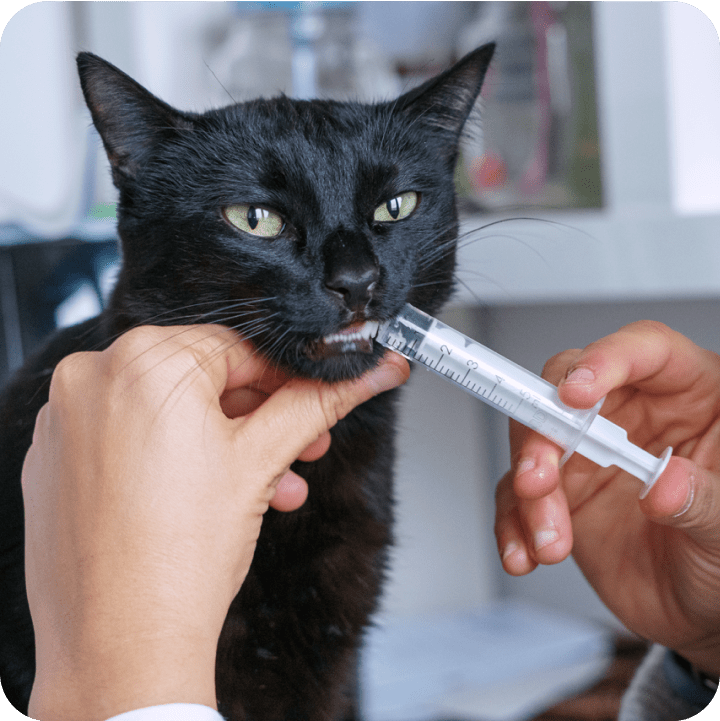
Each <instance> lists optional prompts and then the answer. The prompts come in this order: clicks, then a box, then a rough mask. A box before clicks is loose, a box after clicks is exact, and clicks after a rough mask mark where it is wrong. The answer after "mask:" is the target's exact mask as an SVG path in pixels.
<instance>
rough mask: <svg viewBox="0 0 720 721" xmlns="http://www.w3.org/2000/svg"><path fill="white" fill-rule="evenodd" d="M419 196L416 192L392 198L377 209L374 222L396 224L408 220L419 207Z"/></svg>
mask: <svg viewBox="0 0 720 721" xmlns="http://www.w3.org/2000/svg"><path fill="white" fill-rule="evenodd" d="M417 202H418V195H417V193H415V192H414V191H412V190H411V191H410V192H408V193H403V194H402V195H398V196H397V197H395V198H391V199H390V200H388V201H387V202H386V203H383V204H382V205H380V206H378V207H377V208H376V209H375V215H374V217H373V220H375V221H376V222H378V223H394V222H395V221H396V220H402V219H403V218H407V217H408V215H410V214H411V213H412V212H413V210H415V208H416V207H417Z"/></svg>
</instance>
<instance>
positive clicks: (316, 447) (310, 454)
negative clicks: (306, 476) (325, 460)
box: [298, 431, 330, 461]
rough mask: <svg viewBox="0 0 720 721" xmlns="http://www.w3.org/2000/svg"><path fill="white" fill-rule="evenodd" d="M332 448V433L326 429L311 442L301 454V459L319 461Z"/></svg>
mask: <svg viewBox="0 0 720 721" xmlns="http://www.w3.org/2000/svg"><path fill="white" fill-rule="evenodd" d="M329 448H330V433H329V431H326V432H325V433H323V434H322V435H321V436H320V438H318V439H317V440H316V441H315V442H314V443H311V444H310V445H309V446H308V447H307V448H306V449H305V450H304V451H303V452H302V453H301V454H300V455H299V456H298V458H299V460H301V461H317V459H318V458H322V457H323V456H324V455H325V454H326V453H327V452H328V449H329Z"/></svg>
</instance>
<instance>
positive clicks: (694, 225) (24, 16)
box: [0, 2, 720, 721]
mask: <svg viewBox="0 0 720 721" xmlns="http://www.w3.org/2000/svg"><path fill="white" fill-rule="evenodd" d="M488 40H495V41H496V42H497V43H498V53H497V56H496V58H495V60H494V61H493V66H492V68H491V71H490V74H489V75H488V78H487V81H486V86H485V88H484V90H483V96H482V98H481V101H480V102H479V104H478V113H477V115H478V117H479V119H473V121H472V122H471V123H470V127H469V132H468V133H467V138H466V139H465V141H464V144H463V150H462V157H461V160H460V162H459V165H458V172H457V188H458V194H459V198H460V205H461V209H462V218H463V220H462V223H463V240H462V242H461V261H460V268H459V272H458V277H459V280H460V289H459V292H458V294H457V296H456V298H455V300H454V302H453V303H452V305H451V307H450V308H449V309H448V310H447V312H446V313H445V315H444V317H443V319H444V320H445V321H446V322H448V323H450V324H452V325H454V326H455V327H457V328H459V329H461V330H462V331H464V332H465V333H468V334H469V335H472V336H473V337H475V338H477V339H478V340H480V341H481V342H483V343H485V344H487V345H489V346H490V347H492V348H494V349H495V350H497V351H498V352H500V353H502V354H504V355H506V356H507V357H509V358H512V359H513V360H514V361H516V362H518V363H520V364H521V365H523V366H525V367H527V368H529V369H531V370H533V371H535V372H539V371H540V370H541V368H542V365H543V363H544V361H545V360H546V359H547V358H549V357H550V356H552V355H554V354H555V353H556V352H558V351H559V350H562V349H564V348H569V347H581V346H583V345H585V344H587V343H588V342H590V341H592V340H595V339H596V338H598V337H600V336H602V335H605V334H607V333H610V332H613V331H614V330H616V329H617V328H618V327H620V326H621V325H623V324H625V323H628V322H631V321H634V320H638V319H641V318H653V319H657V320H661V321H663V322H665V323H668V324H669V325H671V326H672V327H674V328H676V329H677V330H679V331H681V332H683V333H685V334H686V335H688V336H690V337H691V338H692V339H693V340H695V341H696V342H697V343H699V344H700V345H703V346H705V347H707V348H711V349H713V350H716V351H720V242H718V238H720V173H718V168H720V137H718V133H717V128H718V127H720V92H718V90H719V89H720V46H719V44H718V35H717V32H716V30H715V28H714V27H713V25H712V23H711V22H710V20H709V19H708V18H707V17H706V16H705V15H704V14H703V13H702V12H701V11H700V10H698V9H697V8H695V7H693V6H691V5H688V4H684V3H675V2H666V3H646V2H603V3H600V2H597V3H593V2H419V3H416V2H347V3H333V2H299V3H281V2H275V3H259V2H258V3H255V2H208V3H204V2H133V3H125V2H43V3H37V4H34V5H30V6H27V7H24V8H22V9H20V10H19V11H18V12H17V13H16V14H15V15H14V16H13V17H12V18H11V19H10V20H9V22H8V24H7V26H6V27H5V30H4V32H3V34H2V39H1V41H0V98H2V103H3V112H2V113H1V114H0V158H1V161H0V382H4V380H6V378H7V377H8V375H9V374H10V373H11V372H12V371H13V370H14V369H15V368H17V367H18V366H19V365H20V364H21V363H22V361H23V358H24V357H26V356H27V354H28V353H31V352H32V351H33V350H34V349H35V348H37V346H38V344H39V343H41V342H42V340H43V338H44V337H46V336H47V334H48V333H50V332H52V330H53V329H55V328H56V327H61V326H64V325H69V324H72V323H75V322H78V321H80V320H83V319H85V318H87V317H89V316H91V315H94V314H96V313H97V312H99V310H100V309H101V308H102V305H103V302H104V300H105V298H106V297H107V294H108V292H109V290H110V289H111V288H112V283H113V278H114V275H115V273H116V272H117V267H118V262H119V261H118V254H117V250H116V237H115V230H114V222H115V200H116V197H115V192H114V189H113V187H112V185H111V183H110V175H109V171H108V167H107V161H106V159H105V157H104V153H103V152H102V147H101V145H100V143H99V140H98V138H97V135H96V133H95V131H94V129H93V128H92V126H91V124H90V118H89V114H88V112H87V111H86V109H85V107H84V104H83V102H82V98H81V94H80V90H79V86H78V83H77V80H76V73H75V67H74V56H75V54H76V53H77V52H78V51H79V50H91V51H93V52H95V53H97V54H99V55H101V56H103V57H104V58H106V59H108V60H109V61H111V62H113V63H114V64H116V65H118V66H119V67H120V68H121V69H123V70H125V71H126V72H127V73H129V74H130V75H132V76H133V77H135V78H136V79H137V80H138V81H139V82H140V83H142V84H143V85H145V86H146V87H147V88H148V89H150V90H151V91H152V92H153V93H155V94H156V95H158V96H160V97H161V98H163V99H164V100H166V101H168V102H169V103H171V104H173V105H175V106H177V107H179V108H181V109H184V110H195V111H201V110H204V109H207V108H209V107H214V106H218V105H223V104H226V103H227V102H230V97H232V98H233V99H235V100H242V99H244V98H249V97H254V96H257V95H272V94H276V93H279V92H285V93H287V94H288V95H291V96H294V97H312V96H319V97H329V98H336V99H343V98H360V99H363V100H383V99H387V98H391V97H393V96H394V95H396V94H398V93H400V92H402V91H403V90H405V89H407V88H409V87H411V86H412V85H414V84H417V83H420V82H422V81H423V80H424V79H426V78H427V77H429V76H430V75H432V74H435V73H436V72H438V71H440V70H442V69H444V68H446V67H447V66H448V65H450V64H451V63H452V62H453V61H454V60H456V59H458V58H459V57H460V56H461V55H463V54H464V53H465V52H468V51H469V50H471V49H473V48H474V47H476V46H478V45H480V44H482V43H483V42H486V41H488ZM499 220H502V221H504V222H502V223H500V224H497V223H495V221H499ZM547 221H550V222H547ZM402 412H403V415H402V419H401V439H400V441H401V452H400V463H399V468H398V490H397V495H398V533H397V536H398V545H397V548H396V550H395V553H394V560H393V567H392V573H391V580H390V584H389V587H388V591H387V594H386V596H385V600H384V604H383V608H382V611H381V613H380V614H379V617H378V627H377V629H375V630H373V632H372V633H371V634H370V636H369V640H368V650H367V653H366V657H365V662H364V665H363V672H362V673H363V675H362V678H363V689H364V698H365V708H366V714H367V717H368V719H369V720H370V721H421V720H424V719H437V720H445V721H448V720H450V719H461V718H462V719H476V720H478V721H481V720H486V721H492V720H497V721H502V720H506V721H513V720H515V721H520V720H521V719H531V718H538V719H539V718H542V719H547V720H548V721H549V720H550V719H560V718H568V719H569V718H573V719H585V718H587V719H590V718H593V719H600V718H608V719H609V718H614V715H613V714H614V713H615V712H616V705H617V696H618V694H619V691H618V690H617V688H616V687H619V686H621V685H622V684H623V683H624V680H623V679H624V678H625V677H623V679H621V680H620V681H617V678H618V677H617V668H618V665H617V664H618V658H619V656H618V651H617V649H618V648H620V649H621V650H622V649H623V648H625V649H627V648H630V647H632V648H634V646H633V643H635V642H636V640H634V639H632V638H631V637H629V636H627V635H626V634H625V632H624V630H623V629H622V628H621V627H620V626H619V624H618V622H617V621H615V620H614V619H613V618H612V616H611V615H610V614H609V612H607V611H606V610H605V608H604V607H603V606H602V604H601V603H600V602H599V601H598V600H597V599H596V598H595V596H594V594H593V592H592V590H591V589H590V588H589V587H588V585H587V584H586V582H585V580H584V579H583V577H582V575H581V574H580V572H579V571H578V569H577V568H576V566H575V565H574V563H573V561H572V560H568V561H566V562H564V563H562V564H559V565H557V566H553V567H547V568H540V569H538V570H537V571H535V572H534V573H533V574H531V575H530V576H529V577H527V578H522V579H514V578H510V577H507V576H505V575H503V573H502V571H501V568H500V564H499V561H498V559H497V552H496V550H495V541H494V537H493V534H492V524H493V491H494V486H495V483H496V481H497V479H498V478H499V477H500V476H501V475H502V473H503V472H504V471H505V469H506V468H507V465H508V449H507V442H506V439H505V436H506V432H507V424H506V422H505V420H504V417H503V416H500V415H499V414H496V413H495V412H494V411H491V410H489V409H487V408H485V406H483V405H482V404H479V403H477V402H476V401H474V400H473V399H471V398H469V397H467V396H466V395H465V394H463V393H461V392H459V391H456V390H455V389H453V388H450V387H448V384H444V383H443V382H442V381H440V380H438V379H435V378H434V377H431V376H430V374H426V373H421V372H417V373H415V374H414V376H413V379H412V380H411V381H410V383H409V385H408V388H407V392H406V395H405V400H404V405H403V411H402ZM598 552H599V553H600V552H602V550H601V549H598ZM620 656H622V653H620ZM620 660H621V661H622V659H620ZM613 674H615V676H613ZM621 675H622V674H621ZM626 675H627V674H626ZM613 678H615V681H617V683H616V685H615V686H612V683H613V681H612V679H613ZM598 684H599V685H598ZM603 684H604V685H603ZM608 684H610V685H608ZM588 689H590V690H588ZM598 689H599V690H598ZM593 693H594V694H595V695H594V696H593V695H592V694H593ZM603 693H604V694H605V695H604V696H603ZM578 694H580V695H578ZM598 694H599V695H598ZM598 698H603V699H604V701H603V702H602V703H601V702H600V701H598ZM563 699H565V700H563ZM603 703H604V704H605V705H603ZM558 704H559V705H558ZM563 704H564V705H563ZM572 704H575V706H573V705H572ZM578 704H579V705H578ZM593 704H594V705H593ZM598 704H600V705H599V706H598ZM598 708H600V711H597V709H598ZM563 709H564V710H563ZM568 709H570V710H568ZM593 709H595V711H593ZM613 709H614V711H613ZM603 713H604V714H606V715H602V714H603ZM563 714H565V715H563ZM593 714H594V715H593Z"/></svg>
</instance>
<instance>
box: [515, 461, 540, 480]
mask: <svg viewBox="0 0 720 721" xmlns="http://www.w3.org/2000/svg"><path fill="white" fill-rule="evenodd" d="M535 465H536V464H535V459H534V458H523V459H522V460H521V461H520V462H519V463H518V465H517V472H516V473H515V475H516V476H519V475H521V474H522V473H527V472H528V471H532V469H533V468H535Z"/></svg>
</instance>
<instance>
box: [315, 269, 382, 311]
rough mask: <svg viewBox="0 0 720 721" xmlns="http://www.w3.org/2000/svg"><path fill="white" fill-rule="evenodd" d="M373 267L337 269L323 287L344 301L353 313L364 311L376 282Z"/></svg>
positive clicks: (376, 275) (375, 270) (375, 273)
mask: <svg viewBox="0 0 720 721" xmlns="http://www.w3.org/2000/svg"><path fill="white" fill-rule="evenodd" d="M378 275H379V273H378V269H377V267H376V266H375V265H372V266H364V267H361V268H348V267H344V268H338V269H336V270H335V272H334V273H333V274H332V276H331V277H329V278H327V279H326V280H325V287H326V288H327V289H328V290H330V291H331V292H332V293H334V294H336V295H337V296H339V297H340V298H342V300H343V301H344V303H345V305H346V306H347V307H348V308H349V309H350V310H351V311H354V312H357V311H361V310H365V308H366V307H367V304H368V303H369V302H370V300H371V299H372V297H373V291H374V290H375V287H376V285H377V281H378Z"/></svg>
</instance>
